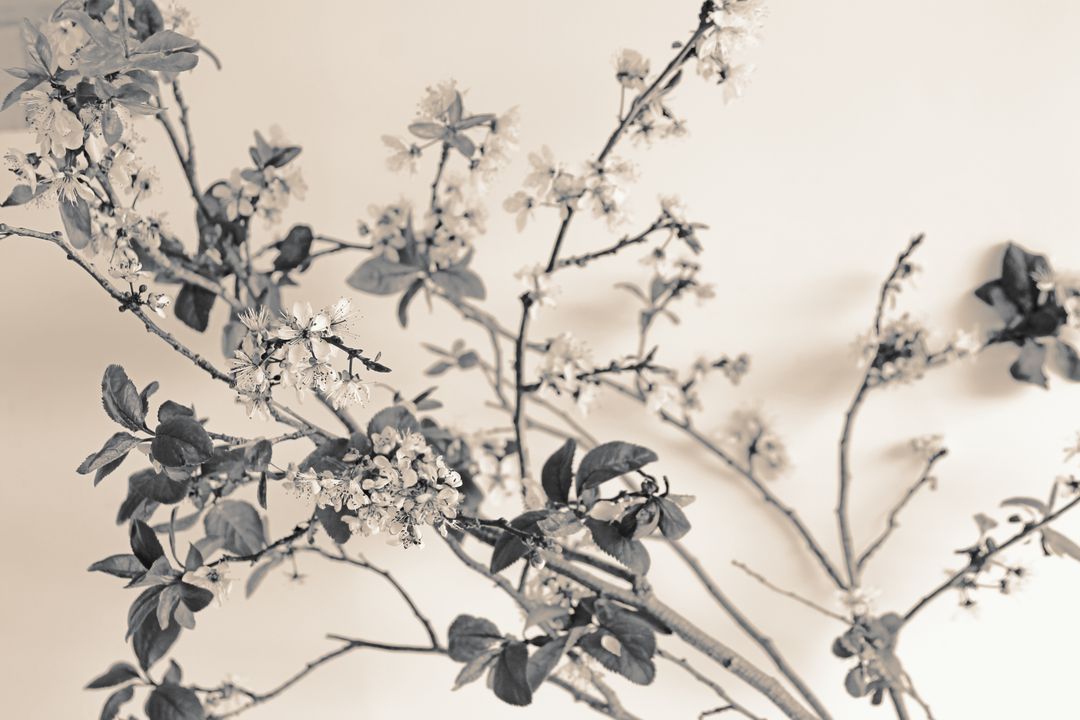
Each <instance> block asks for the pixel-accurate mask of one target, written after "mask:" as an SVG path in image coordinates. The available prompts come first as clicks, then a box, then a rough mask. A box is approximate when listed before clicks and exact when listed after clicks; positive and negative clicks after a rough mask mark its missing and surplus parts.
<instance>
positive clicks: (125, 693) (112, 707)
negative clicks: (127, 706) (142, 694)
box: [101, 685, 135, 720]
mask: <svg viewBox="0 0 1080 720" xmlns="http://www.w3.org/2000/svg"><path fill="white" fill-rule="evenodd" d="M134 695H135V688H134V686H132V685H128V686H127V687H122V688H120V689H119V690H117V691H116V692H114V693H113V694H112V695H110V696H109V698H108V699H107V700H106V701H105V706H104V707H102V708H101V720H114V718H115V717H116V716H117V715H118V714H119V713H120V708H121V706H123V704H124V703H126V702H127V701H129V700H131V698H132V697H133V696H134Z"/></svg>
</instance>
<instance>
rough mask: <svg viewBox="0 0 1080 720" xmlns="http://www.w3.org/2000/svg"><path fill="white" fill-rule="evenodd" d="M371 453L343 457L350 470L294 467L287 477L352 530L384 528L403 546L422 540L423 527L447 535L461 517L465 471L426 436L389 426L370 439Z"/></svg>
mask: <svg viewBox="0 0 1080 720" xmlns="http://www.w3.org/2000/svg"><path fill="white" fill-rule="evenodd" d="M370 440H371V444H372V449H371V452H370V453H369V454H364V455H361V454H359V453H357V452H352V453H350V454H348V455H346V456H345V458H344V461H345V462H346V467H347V469H345V470H339V471H337V472H331V471H329V470H324V471H322V472H316V471H315V470H313V469H308V470H305V471H299V470H297V469H296V468H295V467H290V468H289V471H288V473H287V474H286V477H285V481H286V483H287V486H288V488H289V489H290V490H291V491H292V492H293V493H295V494H296V495H298V496H300V497H301V498H304V499H308V498H314V500H315V502H316V504H317V505H318V506H319V507H332V508H334V510H335V511H337V512H340V513H342V520H343V521H344V522H345V523H346V524H347V525H348V527H349V529H350V530H351V531H352V533H353V534H360V535H365V536H366V535H372V534H374V533H385V534H387V535H390V536H393V537H394V538H395V539H396V541H397V542H400V543H401V545H402V546H403V547H412V546H414V545H420V544H421V543H422V536H421V532H420V527H421V526H423V525H430V526H432V527H434V528H436V530H438V531H439V532H440V533H441V534H443V535H444V536H445V534H446V531H447V526H448V524H450V523H451V522H452V521H453V520H454V519H455V518H456V517H457V508H458V504H459V503H460V501H461V495H460V493H459V492H458V488H459V487H460V486H461V476H460V475H459V474H458V473H457V472H456V471H455V470H452V469H450V468H449V467H448V466H447V465H446V461H445V459H444V458H443V457H442V456H441V455H439V454H437V453H436V452H435V451H434V450H433V449H432V447H431V446H430V445H428V443H427V441H426V440H425V439H424V436H423V435H421V434H420V433H416V432H401V431H399V430H398V429H397V428H395V427H385V428H383V429H382V430H381V431H379V432H377V433H375V434H374V435H372V436H371V438H370Z"/></svg>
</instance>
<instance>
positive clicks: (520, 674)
mask: <svg viewBox="0 0 1080 720" xmlns="http://www.w3.org/2000/svg"><path fill="white" fill-rule="evenodd" d="M528 663H529V649H528V648H527V647H525V644H524V643H522V642H520V641H518V640H511V641H510V642H508V643H506V645H505V646H504V647H503V650H502V652H501V653H499V659H498V660H496V661H495V665H494V666H493V667H492V669H491V672H492V676H491V680H492V688H493V689H494V690H495V697H497V698H499V699H500V700H502V701H503V702H505V703H509V704H511V705H528V704H529V703H531V702H532V690H530V689H529V678H528V673H527V668H528Z"/></svg>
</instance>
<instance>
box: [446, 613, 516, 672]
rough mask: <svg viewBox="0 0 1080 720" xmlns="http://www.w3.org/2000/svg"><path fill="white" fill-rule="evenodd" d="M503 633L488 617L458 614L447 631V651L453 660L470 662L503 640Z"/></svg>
mask: <svg viewBox="0 0 1080 720" xmlns="http://www.w3.org/2000/svg"><path fill="white" fill-rule="evenodd" d="M502 639H503V638H502V633H500V632H499V628H498V627H496V626H495V623H493V622H491V621H490V620H488V619H486V618H478V617H474V616H472V615H458V616H457V617H456V618H454V622H452V623H451V624H450V630H449V631H448V633H447V646H448V647H447V652H448V653H449V654H450V659H451V660H456V661H457V662H468V661H469V660H472V659H473V658H475V657H477V656H478V655H481V654H483V653H485V652H486V651H488V650H490V649H491V648H492V647H493V646H494V645H495V644H497V643H500V642H502Z"/></svg>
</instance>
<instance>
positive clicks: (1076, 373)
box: [1054, 339, 1080, 382]
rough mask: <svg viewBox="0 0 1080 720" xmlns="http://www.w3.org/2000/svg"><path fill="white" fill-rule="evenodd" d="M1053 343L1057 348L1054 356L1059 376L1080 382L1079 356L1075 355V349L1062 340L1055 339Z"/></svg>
mask: <svg viewBox="0 0 1080 720" xmlns="http://www.w3.org/2000/svg"><path fill="white" fill-rule="evenodd" d="M1054 342H1055V345H1056V348H1057V352H1056V353H1054V356H1055V358H1056V360H1057V363H1056V364H1057V367H1058V369H1059V370H1060V371H1061V374H1062V375H1064V376H1065V377H1067V378H1068V379H1069V380H1072V381H1074V382H1075V381H1080V354H1077V352H1076V348H1074V347H1073V346H1072V345H1070V344H1069V343H1067V342H1065V341H1064V340H1061V339H1056V340H1055V341H1054Z"/></svg>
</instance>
